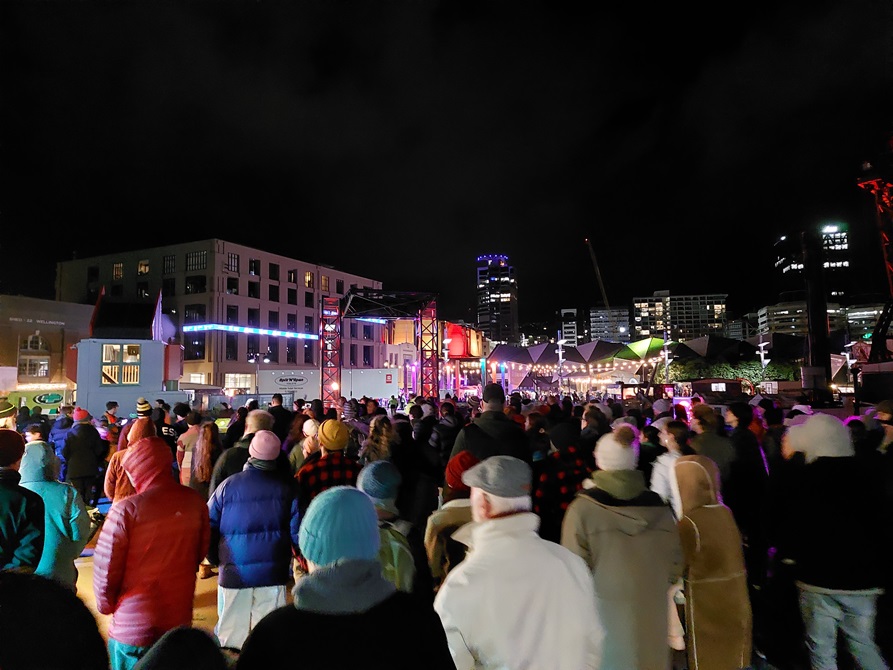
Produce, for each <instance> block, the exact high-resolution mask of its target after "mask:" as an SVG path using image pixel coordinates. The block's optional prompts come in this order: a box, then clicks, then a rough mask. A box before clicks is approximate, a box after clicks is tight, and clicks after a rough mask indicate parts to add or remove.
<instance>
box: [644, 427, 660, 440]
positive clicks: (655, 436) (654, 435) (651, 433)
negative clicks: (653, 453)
mask: <svg viewBox="0 0 893 670" xmlns="http://www.w3.org/2000/svg"><path fill="white" fill-rule="evenodd" d="M642 442H647V443H648V444H660V429H659V428H657V427H656V426H653V425H649V426H645V427H644V428H642Z"/></svg>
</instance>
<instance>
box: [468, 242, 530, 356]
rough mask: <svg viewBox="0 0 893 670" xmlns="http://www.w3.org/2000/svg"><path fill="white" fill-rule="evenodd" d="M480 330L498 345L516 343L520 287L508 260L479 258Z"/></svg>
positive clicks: (485, 256)
mask: <svg viewBox="0 0 893 670" xmlns="http://www.w3.org/2000/svg"><path fill="white" fill-rule="evenodd" d="M476 272H477V284H476V286H477V327H478V329H479V330H481V331H482V332H483V333H484V335H485V336H486V337H487V338H488V339H490V340H492V341H493V342H494V343H497V344H517V343H518V342H519V341H520V335H519V333H520V328H519V324H518V285H517V283H516V281H515V268H514V267H512V266H511V265H509V257H508V256H504V255H502V254H490V255H484V256H478V257H477V270H476Z"/></svg>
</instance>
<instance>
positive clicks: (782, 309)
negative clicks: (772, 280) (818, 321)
mask: <svg viewBox="0 0 893 670" xmlns="http://www.w3.org/2000/svg"><path fill="white" fill-rule="evenodd" d="M827 309H828V328H829V330H832V331H833V330H842V329H845V328H846V324H847V317H846V311H845V310H843V309H841V307H840V305H838V304H836V303H829V304H828V306H827ZM757 321H758V326H757V334H763V335H765V334H767V333H784V334H786V335H808V334H809V319H808V308H807V304H806V302H805V301H799V302H783V303H779V304H777V305H767V306H766V307H761V308H760V309H759V310H758V312H757Z"/></svg>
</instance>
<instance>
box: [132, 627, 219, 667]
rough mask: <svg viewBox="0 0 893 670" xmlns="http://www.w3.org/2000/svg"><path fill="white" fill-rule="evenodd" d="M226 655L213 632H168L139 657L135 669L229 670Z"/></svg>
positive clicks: (187, 630) (179, 629)
mask: <svg viewBox="0 0 893 670" xmlns="http://www.w3.org/2000/svg"><path fill="white" fill-rule="evenodd" d="M229 667H231V666H230V664H229V663H228V661H227V656H226V652H225V651H224V650H223V649H221V647H220V644H219V643H218V642H217V639H216V638H215V637H214V635H213V634H212V633H209V632H208V631H206V630H204V629H202V628H195V627H193V626H178V627H176V628H172V629H170V630H169V631H167V632H166V633H165V634H164V635H162V636H161V637H160V638H159V639H158V640H156V641H155V643H154V644H153V645H152V646H151V647H149V650H148V651H147V652H146V653H145V654H144V655H143V656H142V657H140V660H139V661H137V663H136V665H134V666H133V670H165V669H167V668H189V670H227V668H229Z"/></svg>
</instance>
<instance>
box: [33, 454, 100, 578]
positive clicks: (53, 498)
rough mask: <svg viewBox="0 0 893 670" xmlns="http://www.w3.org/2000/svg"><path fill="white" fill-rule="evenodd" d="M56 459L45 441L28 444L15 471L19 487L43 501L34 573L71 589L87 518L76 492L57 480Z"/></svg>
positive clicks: (84, 543) (87, 532)
mask: <svg viewBox="0 0 893 670" xmlns="http://www.w3.org/2000/svg"><path fill="white" fill-rule="evenodd" d="M58 473H59V459H58V458H57V457H56V454H55V453H54V452H53V449H52V447H51V446H50V445H49V444H47V443H46V442H31V443H29V444H28V446H27V447H26V448H25V455H24V456H23V457H22V465H21V467H20V468H19V475H21V478H22V479H21V481H20V482H19V483H20V485H21V486H22V487H23V488H26V489H28V490H29V491H34V493H36V494H37V495H39V496H40V497H41V498H42V499H43V506H44V537H43V554H42V555H41V557H40V563H39V564H38V566H37V569H36V570H35V571H34V572H35V573H36V574H38V575H41V576H43V577H50V578H52V579H56V580H58V581H60V582H62V583H64V584H69V585H71V586H74V585H75V584H76V583H77V576H78V573H77V569H76V568H75V567H74V561H75V559H76V558H78V556H80V555H81V552H82V551H83V550H84V547H85V546H87V540H88V539H89V536H90V517H89V516H88V515H87V507H86V505H85V504H84V500H83V498H81V496H80V494H79V493H78V491H77V489H76V488H74V487H73V486H72V485H71V484H64V483H62V482H60V481H58V479H57V476H58Z"/></svg>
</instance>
